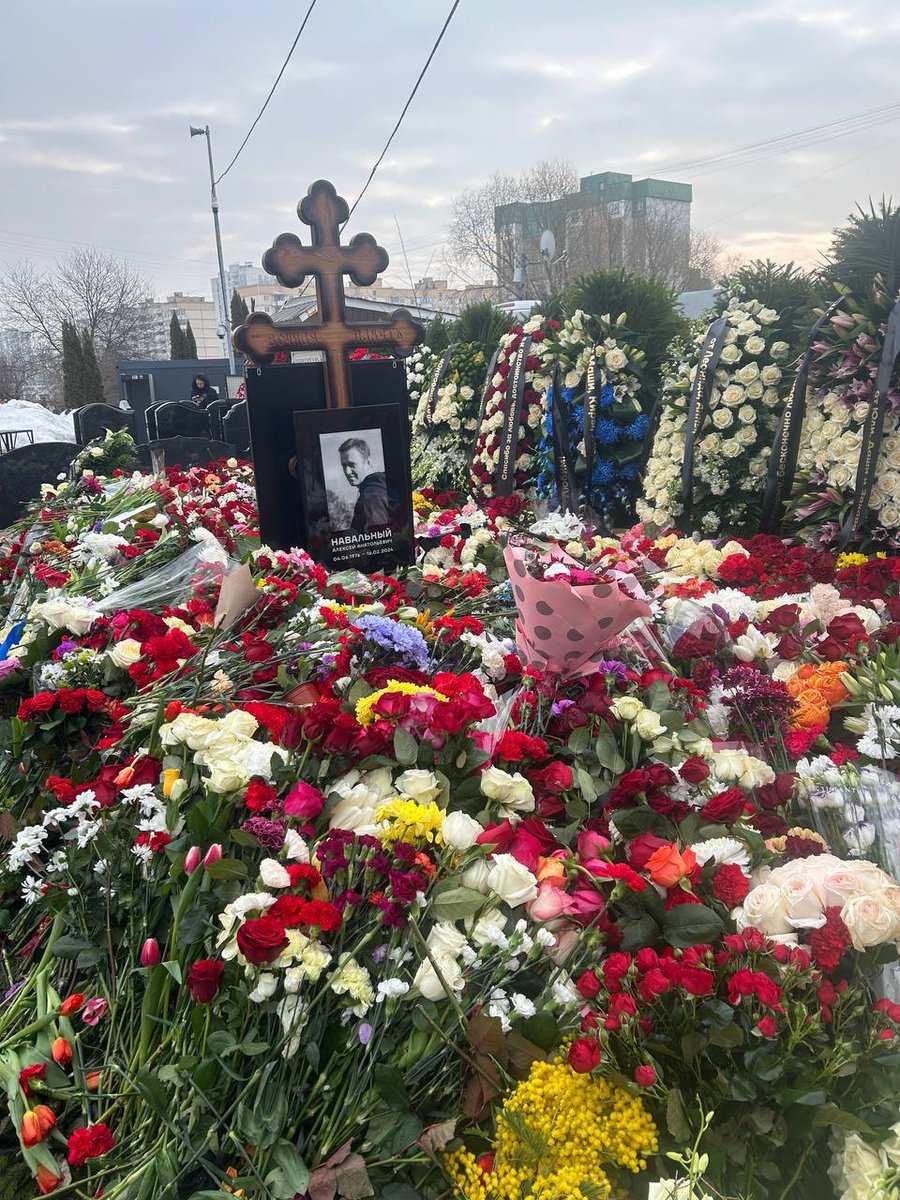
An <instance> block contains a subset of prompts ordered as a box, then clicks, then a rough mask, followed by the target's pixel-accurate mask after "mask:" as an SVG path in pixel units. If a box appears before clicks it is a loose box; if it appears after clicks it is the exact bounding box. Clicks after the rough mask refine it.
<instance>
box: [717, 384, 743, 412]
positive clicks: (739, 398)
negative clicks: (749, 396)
mask: <svg viewBox="0 0 900 1200" xmlns="http://www.w3.org/2000/svg"><path fill="white" fill-rule="evenodd" d="M743 399H744V389H743V387H742V386H741V385H740V384H739V383H729V385H728V387H727V388H726V389H725V391H724V392H723V393H722V403H723V404H727V405H728V407H729V408H737V406H738V405H739V404H741V403H742V402H743Z"/></svg>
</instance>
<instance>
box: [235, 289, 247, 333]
mask: <svg viewBox="0 0 900 1200" xmlns="http://www.w3.org/2000/svg"><path fill="white" fill-rule="evenodd" d="M249 315H250V310H249V308H248V307H247V301H246V300H245V299H244V297H243V296H239V295H238V290H237V288H235V289H234V291H233V292H232V293H231V328H232V329H237V327H238V325H243V323H244V322H245V321H246V320H247V318H248V317H249Z"/></svg>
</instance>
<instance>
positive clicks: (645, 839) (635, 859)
mask: <svg viewBox="0 0 900 1200" xmlns="http://www.w3.org/2000/svg"><path fill="white" fill-rule="evenodd" d="M668 845H669V841H668V839H667V838H662V837H657V835H656V834H655V833H649V832H648V833H639V834H638V835H637V837H636V838H635V839H634V841H632V843H631V845H630V846H629V847H628V862H629V863H630V865H631V866H632V867H634V869H635V870H636V871H642V870H643V869H644V867H646V865H647V863H648V862H649V861H650V859H651V858H652V857H653V855H654V854H655V853H656V851H657V850H659V849H660V847H661V846H668Z"/></svg>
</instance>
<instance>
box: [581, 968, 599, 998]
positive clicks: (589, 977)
mask: <svg viewBox="0 0 900 1200" xmlns="http://www.w3.org/2000/svg"><path fill="white" fill-rule="evenodd" d="M575 986H576V987H577V988H578V990H579V992H581V994H582V996H584V998H585V1000H593V998H594V997H595V996H596V995H597V993H598V992H599V991H600V989H601V987H602V986H603V985H602V984H601V982H600V980H599V979H598V978H597V976H596V975H595V974H594V972H593V971H585V972H584V973H583V974H582V975H581V976H580V977H579V979H578V982H577V983H576V984H575Z"/></svg>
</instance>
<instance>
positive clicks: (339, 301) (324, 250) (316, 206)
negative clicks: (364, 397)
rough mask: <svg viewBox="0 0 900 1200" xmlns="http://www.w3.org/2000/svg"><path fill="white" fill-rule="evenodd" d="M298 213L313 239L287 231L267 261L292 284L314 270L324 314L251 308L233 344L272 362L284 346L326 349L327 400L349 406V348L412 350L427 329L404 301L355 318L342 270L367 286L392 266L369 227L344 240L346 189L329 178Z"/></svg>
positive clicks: (311, 191) (315, 186) (315, 187)
mask: <svg viewBox="0 0 900 1200" xmlns="http://www.w3.org/2000/svg"><path fill="white" fill-rule="evenodd" d="M297 213H298V215H299V217H300V220H301V221H302V222H303V223H304V225H309V226H310V228H311V229H312V239H311V240H312V244H311V245H310V246H304V245H303V243H302V242H301V241H300V239H299V238H298V237H297V235H296V234H294V233H282V234H281V235H280V236H279V237H277V238H276V239H275V241H274V242H273V243H272V246H271V248H270V249H269V250H267V251H266V253H265V254H264V255H263V268H264V269H265V270H266V271H268V273H269V274H270V275H274V276H275V278H276V279H277V280H278V282H279V283H280V284H281V285H282V286H283V287H289V288H295V287H300V286H301V285H302V284H303V282H304V281H305V279H306V278H307V276H309V275H312V276H313V277H314V278H315V281H316V298H317V301H318V309H319V317H320V320H319V321H317V322H315V323H314V324H312V323H310V324H304V323H298V324H293V325H276V324H275V322H274V321H273V320H272V318H271V317H270V316H268V315H267V314H266V313H253V314H251V316H250V317H248V319H247V322H246V324H244V325H241V326H239V327H238V328H237V329H236V330H235V331H234V344H235V346H236V347H237V349H238V350H240V351H242V352H243V353H244V354H247V355H249V357H250V358H252V359H253V361H254V362H258V363H266V362H270V361H271V360H272V357H273V356H274V355H275V354H276V353H277V352H278V351H282V350H287V351H290V350H321V351H323V352H324V354H325V394H326V399H327V402H328V407H329V408H350V407H351V406H352V404H353V393H352V389H351V385H350V366H349V362H348V360H347V352H348V350H354V349H359V348H360V347H363V348H367V349H368V348H371V347H375V346H390V347H392V348H393V349H395V350H398V351H407V352H408V351H410V350H412V349H413V347H414V346H418V345H419V344H420V343H421V342H422V340H423V339H424V337H425V331H424V329H423V328H422V326H421V325H420V324H419V323H418V322H417V321H414V320H413V319H412V316H411V315H410V314H409V313H408V312H407V311H406V309H405V308H398V309H396V310H395V311H394V312H393V313H392V314H391V319H390V321H389V322H386V323H385V324H383V325H379V324H375V323H374V322H373V323H372V324H370V325H367V324H359V325H351V324H349V323H348V322H347V306H346V298H345V296H344V276H345V275H349V276H350V279H351V280H352V281H353V282H354V283H355V284H356V285H357V286H358V287H369V286H370V285H371V284H373V283H374V282H375V280H376V279H377V278H378V276H379V275H380V274H381V272H382V271H383V270H384V269H385V268H386V267H387V265H388V255H387V251H386V250H385V249H384V248H383V247H382V246H379V245H378V243H377V242H376V241H375V239H374V238H373V237H372V235H371V234H370V233H357V234H356V235H355V236H354V237H353V238H351V240H350V243H349V245H347V246H342V245H341V238H340V227H341V225H342V223H343V222H344V221H346V220H347V218H348V216H349V209H348V207H347V201H346V200H345V199H344V197H343V196H339V195H338V194H337V192H336V191H335V188H334V185H333V184H331V183H329V182H328V181H327V180H325V179H320V180H318V181H317V182H316V183H314V184H313V185H312V186H311V187H310V189H309V191H308V192H307V193H306V195H305V196H304V198H303V199H302V200H301V201H300V203H299V204H298V206H297Z"/></svg>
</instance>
